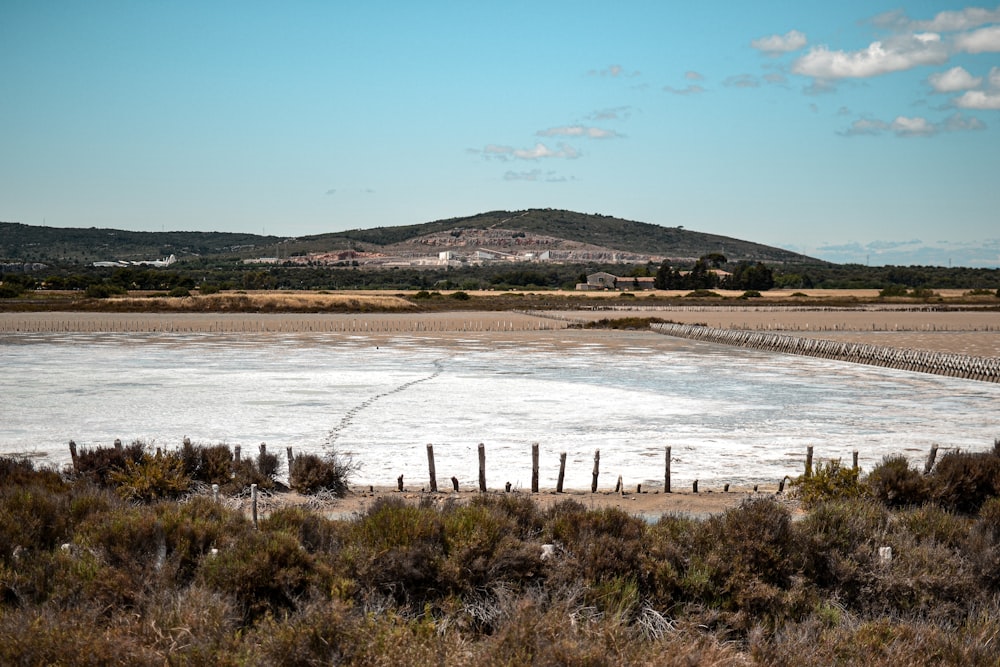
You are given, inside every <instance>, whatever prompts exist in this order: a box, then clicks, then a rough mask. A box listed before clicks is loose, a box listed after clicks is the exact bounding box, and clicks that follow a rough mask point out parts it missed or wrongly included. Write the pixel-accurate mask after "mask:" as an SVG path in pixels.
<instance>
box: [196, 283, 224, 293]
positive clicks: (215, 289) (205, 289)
mask: <svg viewBox="0 0 1000 667" xmlns="http://www.w3.org/2000/svg"><path fill="white" fill-rule="evenodd" d="M221 291H222V288H221V287H219V286H218V285H216V284H214V283H205V284H203V285H200V286H199V287H198V292H199V293H200V294H203V295H208V294H218V293H219V292H221Z"/></svg>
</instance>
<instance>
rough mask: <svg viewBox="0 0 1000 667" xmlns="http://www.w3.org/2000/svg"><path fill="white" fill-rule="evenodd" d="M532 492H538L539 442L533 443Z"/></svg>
mask: <svg viewBox="0 0 1000 667" xmlns="http://www.w3.org/2000/svg"><path fill="white" fill-rule="evenodd" d="M531 492H532V493H538V443H537V442H533V443H531Z"/></svg>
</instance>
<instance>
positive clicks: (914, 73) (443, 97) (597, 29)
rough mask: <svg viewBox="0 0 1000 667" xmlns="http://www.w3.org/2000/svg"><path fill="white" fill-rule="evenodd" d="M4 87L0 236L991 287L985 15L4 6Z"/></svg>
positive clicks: (941, 10)
mask: <svg viewBox="0 0 1000 667" xmlns="http://www.w3.org/2000/svg"><path fill="white" fill-rule="evenodd" d="M0 85H2V89H3V103H2V104H0V220H3V221H8V222H23V223H27V224H39V225H40V224H47V225H51V226H59V227H91V226H95V227H113V228H121V229H132V230H150V231H159V230H199V231H241V232H253V233H260V232H266V233H268V234H279V235H289V236H298V235H306V234H318V233H323V232H330V231H340V230H345V229H353V228H359V227H376V226H394V225H403V224H414V223H420V222H427V221H431V220H437V219H441V218H450V217H457V216H465V215H472V214H475V213H479V212H483V211H489V210H496V209H508V210H519V209H525V208H536V207H539V208H547V207H550V208H566V209H571V210H575V211H581V212H587V213H602V214H606V215H614V216H618V217H623V218H629V219H633V220H640V221H643V222H651V223H656V224H660V225H665V226H676V225H683V226H684V227H685V228H687V229H693V230H698V231H704V232H711V233H716V234H724V235H727V236H734V237H738V238H743V239H748V240H753V241H758V242H762V243H767V244H770V245H776V246H781V247H785V248H790V249H795V250H799V251H802V252H807V253H809V254H813V255H815V256H820V257H824V258H828V259H833V260H835V261H858V262H862V263H863V262H865V261H868V262H870V263H872V264H878V263H911V262H910V261H908V260H912V259H914V258H921V259H920V260H919V261H917V262H916V263H937V264H943V263H945V262H947V261H949V260H953V261H954V263H955V264H966V265H977V266H1000V5H996V6H990V5H982V6H980V5H968V4H963V3H954V2H935V3H932V2H904V4H902V5H900V4H897V3H888V2H886V3H883V2H877V1H876V2H870V1H868V2H855V1H846V2H838V3H831V2H754V3H747V2H712V1H705V2H699V3H690V2H689V3H679V2H669V1H666V0H660V1H654V2H635V1H629V0H623V1H622V2H618V3H614V4H608V3H590V2H581V1H580V0H576V1H574V2H545V1H543V0H535V1H534V2H519V1H517V0H513V1H507V2H502V3H500V2H467V1H466V2H438V1H433V0H431V1H427V2H421V3H415V2H386V1H382V2H379V1H377V0H375V1H371V2H290V3H257V2H246V1H244V2H223V1H218V2H185V1H176V2H144V1H140V0H129V1H122V2H102V1H99V0H95V1H94V2H85V3H77V2H58V1H56V2H49V1H46V0H29V1H27V2H22V1H20V0H5V1H4V2H3V3H0ZM894 253H895V254H894Z"/></svg>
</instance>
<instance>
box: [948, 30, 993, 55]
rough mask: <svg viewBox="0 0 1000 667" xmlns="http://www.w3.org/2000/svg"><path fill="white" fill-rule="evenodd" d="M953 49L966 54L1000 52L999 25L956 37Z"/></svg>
mask: <svg viewBox="0 0 1000 667" xmlns="http://www.w3.org/2000/svg"><path fill="white" fill-rule="evenodd" d="M955 48H957V49H958V50H959V51H965V52H967V53H997V52H1000V25H994V26H990V27H988V28H980V29H979V30H973V31H972V32H967V33H964V34H961V35H958V36H957V37H956V38H955Z"/></svg>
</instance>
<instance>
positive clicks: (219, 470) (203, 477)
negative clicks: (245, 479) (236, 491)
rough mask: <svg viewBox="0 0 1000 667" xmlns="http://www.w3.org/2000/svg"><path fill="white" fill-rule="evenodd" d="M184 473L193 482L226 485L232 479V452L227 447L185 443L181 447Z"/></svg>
mask: <svg viewBox="0 0 1000 667" xmlns="http://www.w3.org/2000/svg"><path fill="white" fill-rule="evenodd" d="M181 458H182V459H183V460H184V472H185V473H186V474H187V475H188V476H189V477H190V478H191V479H193V480H196V481H199V482H204V483H206V484H219V485H220V486H224V485H228V484H229V483H230V482H231V481H232V478H233V452H232V451H231V450H230V449H229V447H228V446H227V445H212V446H203V445H193V444H191V442H190V441H186V442H185V443H184V445H183V446H182V447H181Z"/></svg>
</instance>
